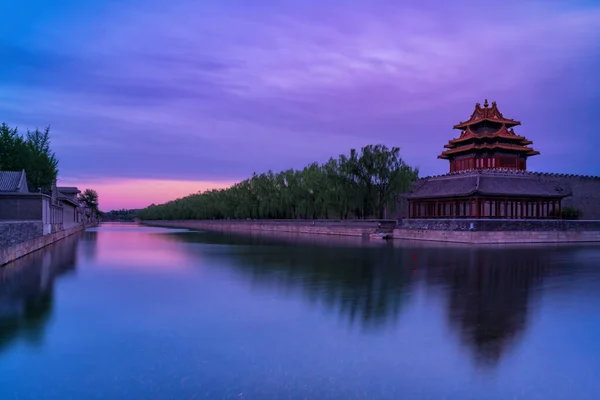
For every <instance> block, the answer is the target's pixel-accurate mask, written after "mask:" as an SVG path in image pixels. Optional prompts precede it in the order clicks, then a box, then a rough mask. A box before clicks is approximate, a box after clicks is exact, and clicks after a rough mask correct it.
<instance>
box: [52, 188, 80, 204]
mask: <svg viewBox="0 0 600 400" xmlns="http://www.w3.org/2000/svg"><path fill="white" fill-rule="evenodd" d="M56 190H57V191H58V193H60V195H62V196H63V197H67V198H70V199H71V200H73V201H77V196H78V195H79V193H81V190H79V189H77V188H76V187H72V186H57V187H56Z"/></svg>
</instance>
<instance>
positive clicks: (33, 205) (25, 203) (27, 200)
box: [0, 193, 50, 221]
mask: <svg viewBox="0 0 600 400" xmlns="http://www.w3.org/2000/svg"><path fill="white" fill-rule="evenodd" d="M44 203H47V204H48V205H49V204H50V197H49V196H46V195H45V194H41V193H2V194H1V195H0V221H34V220H39V221H42V220H43V219H44V215H43V212H44Z"/></svg>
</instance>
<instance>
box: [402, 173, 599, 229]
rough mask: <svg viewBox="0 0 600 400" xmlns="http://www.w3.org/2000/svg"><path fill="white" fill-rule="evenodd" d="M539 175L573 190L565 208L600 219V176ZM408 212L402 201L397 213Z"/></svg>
mask: <svg viewBox="0 0 600 400" xmlns="http://www.w3.org/2000/svg"><path fill="white" fill-rule="evenodd" d="M538 175H541V176H542V177H543V179H544V180H546V181H547V182H557V183H558V184H559V185H561V186H562V187H564V188H566V189H569V190H571V192H572V193H573V195H572V196H569V197H566V198H565V199H564V200H563V202H562V206H563V208H564V207H574V208H577V209H579V210H581V212H582V215H581V218H580V219H587V220H600V177H598V176H585V175H566V174H550V173H538ZM423 179H425V178H423ZM406 212H407V209H406V206H405V204H403V203H401V211H400V212H398V213H396V214H395V215H396V216H397V217H398V219H400V218H406V215H407V214H406Z"/></svg>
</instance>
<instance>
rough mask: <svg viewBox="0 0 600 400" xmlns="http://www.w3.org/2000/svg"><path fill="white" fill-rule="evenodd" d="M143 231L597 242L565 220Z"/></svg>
mask: <svg viewBox="0 0 600 400" xmlns="http://www.w3.org/2000/svg"><path fill="white" fill-rule="evenodd" d="M143 223H144V224H146V225H153V226H164V227H172V228H187V229H195V230H213V231H235V232H252V231H254V232H255V231H264V232H282V233H283V232H285V233H302V234H313V235H339V236H359V237H360V236H363V237H364V236H368V235H369V234H371V233H374V232H375V230H377V229H378V227H380V225H379V224H380V223H381V226H383V227H384V228H385V227H386V226H387V227H390V226H391V227H392V228H393V229H392V228H390V229H389V231H390V233H391V238H392V239H396V240H421V241H433V242H453V243H469V244H493V243H503V244H508V243H524V244H527V243H584V242H600V221H566V220H564V221H563V220H547V221H540V220H404V221H402V222H400V223H399V224H398V225H397V226H396V221H390V220H387V221H378V220H315V221H306V220H302V221H298V220H251V221H197V220H187V221H144V222H143Z"/></svg>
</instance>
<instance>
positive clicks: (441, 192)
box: [404, 170, 571, 199]
mask: <svg viewBox="0 0 600 400" xmlns="http://www.w3.org/2000/svg"><path fill="white" fill-rule="evenodd" d="M475 195H480V196H506V197H549V198H552V197H553V198H561V197H566V196H569V195H571V192H570V190H569V189H567V188H564V187H562V186H560V185H559V184H558V182H556V181H554V180H552V179H550V178H547V177H544V176H541V175H537V174H531V173H526V172H515V171H491V170H480V171H468V172H461V173H453V174H447V175H441V176H436V177H432V178H424V179H421V180H419V181H417V182H416V183H415V185H414V187H413V190H412V191H411V192H410V193H408V194H406V195H405V196H404V197H406V198H409V199H426V198H444V197H446V198H447V197H463V196H475Z"/></svg>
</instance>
